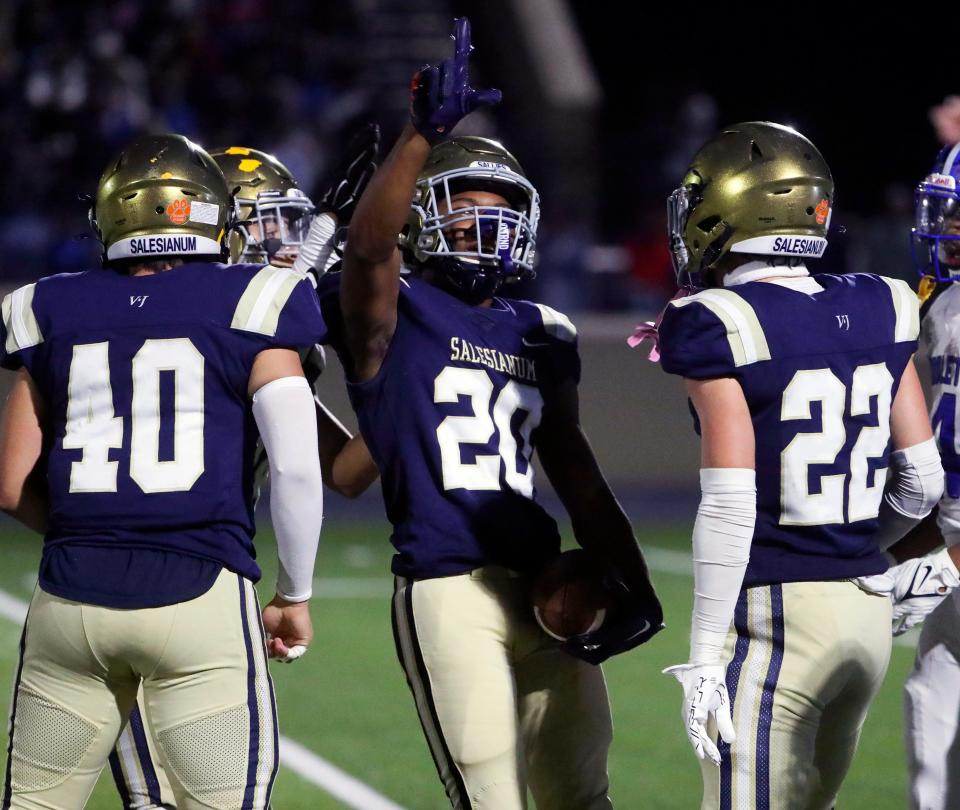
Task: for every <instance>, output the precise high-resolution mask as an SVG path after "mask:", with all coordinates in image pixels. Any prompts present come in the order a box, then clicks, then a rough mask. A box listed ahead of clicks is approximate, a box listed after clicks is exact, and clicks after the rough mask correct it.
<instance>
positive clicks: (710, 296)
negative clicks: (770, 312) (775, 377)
mask: <svg viewBox="0 0 960 810" xmlns="http://www.w3.org/2000/svg"><path fill="white" fill-rule="evenodd" d="M691 304H700V305H702V306H703V307H704V308H705V309H707V310H709V311H710V312H711V313H713V315H715V316H716V317H717V318H718V319H719V320H720V322H721V323H722V324H723V327H724V330H725V332H726V341H727V344H728V345H729V349H730V354H731V355H732V356H733V364H734V366H747V365H750V364H752V363H758V362H760V361H761V360H769V359H770V347H769V346H768V345H767V338H766V336H765V335H764V334H763V327H762V326H761V325H760V319H759V318H757V313H756V312H755V311H754V309H753V306H752V305H751V304H750V302H749V301H747V300H746V299H745V298H743V297H742V296H740V295H739V294H737V293H736V292H734V291H733V290H724V289H710V290H702V291H700V292H698V293H696V294H694V295H690V296H687V297H686V298H678V299H677V300H675V301H671V302H670V303H669V304H668V305H667V311H668V312H669V311H671V310H681V309H683V308H684V307H687V306H690V305H691Z"/></svg>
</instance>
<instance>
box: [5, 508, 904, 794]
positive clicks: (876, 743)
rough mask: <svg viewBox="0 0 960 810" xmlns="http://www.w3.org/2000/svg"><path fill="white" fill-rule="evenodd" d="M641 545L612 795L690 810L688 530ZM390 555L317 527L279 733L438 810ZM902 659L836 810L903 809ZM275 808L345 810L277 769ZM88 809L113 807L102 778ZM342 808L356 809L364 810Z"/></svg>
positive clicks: (363, 537) (25, 555) (8, 637)
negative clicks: (403, 659) (647, 548)
mask: <svg viewBox="0 0 960 810" xmlns="http://www.w3.org/2000/svg"><path fill="white" fill-rule="evenodd" d="M644 538H645V541H646V543H647V544H649V545H651V546H656V547H657V548H658V549H664V550H665V551H664V552H663V553H662V554H660V553H657V554H653V555H651V562H652V567H653V568H654V569H657V568H659V569H661V570H659V571H657V570H655V578H656V582H657V586H658V589H659V592H660V596H661V598H662V600H663V602H664V608H665V611H666V617H667V624H668V628H667V629H666V630H665V631H664V632H663V633H661V634H660V635H659V636H657V637H656V638H655V639H654V640H653V641H652V642H651V643H650V644H649V645H647V646H645V647H642V648H640V649H639V650H636V651H634V652H632V653H629V654H627V655H625V656H620V657H618V658H615V659H614V660H612V661H610V662H609V663H608V664H607V665H606V666H605V670H606V675H607V682H608V684H609V688H610V695H611V701H612V704H613V714H614V726H615V736H614V743H613V749H612V751H611V756H610V778H611V784H612V788H611V792H612V797H613V800H614V803H615V805H616V806H617V807H618V808H621V810H638V809H639V808H653V809H654V810H670V809H671V808H677V809H678V810H681V809H682V810H690V808H695V807H698V806H699V796H700V784H699V772H698V768H697V764H696V760H695V758H694V755H693V753H692V751H691V750H690V748H689V746H688V743H687V740H686V737H685V735H684V733H683V730H682V728H681V723H680V717H679V710H680V687H679V685H678V684H677V683H676V682H675V681H674V680H673V679H672V678H668V677H667V676H664V675H661V674H660V670H661V669H663V668H664V667H665V666H668V665H670V664H676V663H680V662H682V661H684V660H686V654H687V628H688V621H689V612H690V603H691V585H692V579H691V577H690V576H689V574H688V573H683V571H682V569H683V568H684V562H685V561H684V558H683V557H681V556H680V554H681V553H683V551H684V550H685V549H686V548H687V547H688V544H689V535H688V534H687V533H686V532H685V531H683V530H682V529H680V528H662V529H653V530H649V529H648V530H646V531H645V532H644ZM0 543H2V548H3V557H2V559H3V565H2V566H0V589H2V590H3V591H6V593H8V594H10V595H12V596H14V597H16V598H18V599H23V600H28V599H29V597H30V593H31V591H32V588H33V583H34V581H35V571H36V567H37V561H38V559H39V544H40V541H39V539H38V538H37V537H35V536H33V535H30V534H28V533H26V532H21V531H19V530H17V529H15V528H14V527H13V525H12V524H10V523H3V524H0ZM271 543H272V538H271V537H270V535H269V534H268V533H267V532H266V530H265V531H264V532H263V534H262V535H261V536H260V537H259V538H258V546H259V548H260V559H261V562H262V564H263V568H264V574H265V575H264V579H263V582H262V583H261V586H262V587H261V588H260V596H261V600H264V599H266V598H269V596H270V595H272V589H271V587H270V586H271V584H272V583H273V576H274V570H275V563H274V557H275V555H274V551H273V548H272V545H271ZM671 552H672V553H671ZM389 558H390V548H389V543H388V542H387V533H386V530H385V528H384V525H383V524H382V523H370V524H369V525H365V524H348V525H344V524H342V523H341V524H340V525H339V526H338V525H335V524H334V523H333V522H332V521H331V522H330V523H329V524H328V525H327V527H326V528H325V529H324V537H323V545H322V549H321V554H320V559H319V561H318V565H317V573H318V576H319V577H320V581H319V582H318V583H317V588H316V590H315V593H316V595H317V597H318V598H316V599H315V600H314V606H313V618H314V627H315V630H316V638H315V640H314V643H313V646H312V647H311V649H310V651H309V653H308V655H307V656H306V657H305V658H304V659H303V660H302V661H300V662H298V663H297V664H295V665H290V666H285V665H274V666H273V677H274V682H275V685H276V690H277V701H278V707H279V713H280V722H281V733H282V734H283V735H284V736H285V737H288V738H290V739H292V740H294V741H296V742H297V743H299V744H300V745H302V746H304V747H305V748H307V749H309V750H310V751H312V752H313V753H314V754H316V755H317V756H319V757H321V758H323V759H324V760H326V761H327V762H329V763H332V764H333V765H335V766H337V767H338V768H340V769H342V770H343V771H346V772H347V773H349V774H350V775H352V776H353V777H355V778H356V779H358V780H360V781H362V782H364V783H366V784H367V785H369V786H370V787H372V788H373V789H375V790H376V791H378V792H379V793H380V794H382V795H383V796H386V797H387V798H389V799H390V800H392V801H393V802H395V803H396V804H398V805H400V806H402V807H405V808H409V809H410V810H442V808H447V807H449V804H448V803H447V801H446V799H445V797H444V794H443V789H442V787H441V786H440V783H439V780H438V778H437V775H436V771H435V770H434V767H433V763H432V761H431V759H430V755H429V753H428V751H427V747H426V743H425V742H424V740H423V738H422V736H421V732H420V726H419V722H418V720H417V716H416V714H415V712H414V709H413V703H412V700H411V699H410V697H409V694H408V692H407V686H406V682H405V681H404V678H403V675H402V673H401V670H400V667H399V664H398V663H397V661H396V658H395V656H394V650H393V640H392V636H391V630H390V589H391V579H390V576H389ZM663 560H666V561H667V562H668V563H669V564H664V563H663ZM678 561H679V563H680V564H679V565H678V564H677V563H678ZM663 569H669V570H663ZM18 639H19V627H18V626H17V625H16V624H15V623H14V622H12V621H10V620H8V619H0V679H2V680H3V681H4V682H6V683H10V682H12V678H13V670H14V667H15V663H16V654H17V644H18ZM911 658H912V647H910V646H905V645H899V646H895V647H894V652H893V658H892V661H891V665H890V670H889V672H888V674H887V680H886V683H885V684H884V687H883V689H882V691H881V693H880V695H879V697H878V699H877V700H876V702H875V703H874V706H873V710H872V711H871V714H870V717H869V719H868V721H867V724H866V727H865V729H864V734H863V738H862V740H861V745H860V751H859V752H858V755H857V758H856V760H855V762H854V766H853V769H852V771H851V772H850V774H849V776H848V778H847V781H846V784H845V787H844V790H843V793H842V794H841V800H840V802H839V804H838V810H856V808H864V810H866V809H867V808H869V810H877V809H878V808H880V809H881V810H882V809H883V808H897V807H903V806H905V804H906V801H905V782H906V780H905V765H904V753H903V744H902V741H901V728H902V723H901V707H900V694H901V687H902V684H903V681H904V678H905V676H906V674H907V672H908V671H909V667H910V664H911ZM3 750H4V751H6V729H5V728H4V731H3ZM273 805H274V808H275V810H295V809H300V808H302V810H326V809H327V808H344V807H349V806H350V805H348V804H344V803H343V802H341V801H340V800H338V799H335V798H332V797H331V796H330V795H329V794H327V793H326V792H325V791H324V790H323V789H321V788H320V787H317V786H316V785H315V784H312V782H311V781H309V780H308V779H305V778H303V777H301V776H298V775H297V774H296V773H294V772H293V771H291V770H290V769H289V768H286V767H282V768H281V769H280V773H279V776H278V778H277V784H276V790H275V791H274V802H273ZM87 806H88V807H90V808H97V810H100V808H111V809H112V810H116V809H117V808H119V807H120V802H119V800H118V798H117V796H116V793H115V792H114V789H113V786H112V781H111V779H110V775H109V770H106V771H105V772H104V774H103V775H102V776H101V779H100V783H99V784H98V786H97V789H96V790H95V792H94V795H93V798H92V799H91V801H90V803H89V804H88V805H87ZM353 806H356V807H361V808H364V810H367V808H366V807H365V806H364V804H363V803H360V804H354V805H353Z"/></svg>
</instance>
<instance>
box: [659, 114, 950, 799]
mask: <svg viewBox="0 0 960 810" xmlns="http://www.w3.org/2000/svg"><path fill="white" fill-rule="evenodd" d="M832 199H833V181H832V178H831V176H830V171H829V168H828V167H827V165H826V163H825V162H824V160H823V158H822V156H821V155H820V153H819V152H818V151H817V149H816V147H814V145H813V144H812V143H810V141H808V140H807V139H806V138H804V137H803V136H802V135H800V134H799V133H798V132H796V131H795V130H792V129H789V128H787V127H783V126H779V125H776V124H770V123H765V122H749V123H744V124H737V125H734V126H732V127H729V128H727V129H726V130H724V131H723V132H722V133H720V134H718V135H717V136H716V137H715V138H713V139H712V140H711V141H709V142H708V143H707V144H706V145H705V146H704V147H703V148H702V149H701V150H700V151H699V152H698V153H697V154H696V155H695V156H694V158H693V160H692V162H691V166H690V169H689V170H688V173H687V175H686V177H685V178H684V180H683V184H682V185H681V186H680V188H678V189H677V190H676V191H675V192H674V193H673V195H671V198H670V203H669V207H668V216H669V220H670V236H671V247H672V249H673V254H674V261H675V266H676V269H677V271H678V275H679V277H680V279H681V281H685V280H689V281H692V282H693V283H694V284H695V285H696V286H697V287H701V289H699V290H696V289H695V290H692V291H690V292H691V293H692V294H689V295H686V296H685V297H678V298H676V299H675V300H673V301H671V302H670V304H669V305H668V306H667V308H666V310H665V312H664V314H663V317H662V320H661V323H660V326H659V339H660V351H661V362H662V365H663V368H664V370H665V371H667V372H669V373H671V374H677V375H680V376H682V377H684V378H685V380H686V386H687V391H688V394H689V396H690V400H691V403H692V406H693V410H694V414H695V418H696V426H697V431H698V433H700V434H701V439H702V449H701V456H702V469H701V470H700V484H701V490H702V495H701V501H700V508H699V511H698V514H697V520H696V524H695V526H694V531H693V552H694V553H693V558H694V579H695V586H694V610H693V621H692V630H691V643H690V658H689V661H688V663H686V664H681V665H679V666H676V667H671V668H670V669H669V670H668V671H669V672H671V673H672V674H675V675H676V676H677V678H678V680H680V682H681V684H682V686H683V689H684V701H683V721H684V726H685V729H686V732H687V735H688V737H689V739H690V741H691V743H692V744H693V747H694V750H695V751H696V753H697V754H698V756H699V757H700V759H701V771H702V776H703V780H704V794H703V803H702V805H701V807H702V808H703V810H732V808H756V810H760V809H761V808H762V809H763V810H787V809H788V808H789V809H790V810H829V809H830V808H832V807H833V806H834V803H835V802H836V797H837V793H838V791H839V789H840V785H841V782H842V780H843V777H844V775H845V773H846V770H847V768H848V767H849V764H850V762H851V760H852V757H853V754H854V751H855V749H856V744H857V739H858V737H859V734H860V728H861V726H862V724H863V721H864V719H865V717H866V712H867V709H868V706H869V703H870V700H871V699H872V697H873V695H874V694H875V693H876V691H877V689H878V688H879V686H880V683H881V681H882V679H883V675H884V672H885V670H886V666H887V662H888V659H889V654H890V621H891V608H890V602H889V600H888V599H887V598H886V596H879V595H877V594H874V593H868V592H867V591H866V590H865V589H861V587H859V586H858V584H857V583H856V582H854V581H852V580H853V579H855V578H858V577H865V576H869V575H871V574H875V573H878V572H883V571H885V570H886V569H887V567H888V563H887V560H886V558H885V557H884V554H883V551H884V549H885V548H886V547H887V546H890V545H892V544H893V543H894V542H895V541H896V540H898V539H899V538H900V537H901V536H902V535H903V534H904V533H905V532H906V531H907V530H908V529H909V528H910V527H912V526H913V525H915V524H916V523H917V522H918V521H919V520H920V519H921V518H922V517H924V516H925V515H926V514H927V513H928V512H929V511H930V509H931V508H932V506H933V505H934V503H935V502H936V498H937V497H938V496H939V491H940V490H941V489H942V469H941V467H940V464H939V461H938V459H937V455H936V450H935V446H934V444H933V439H932V434H931V430H930V423H929V420H928V419H927V417H926V411H925V405H924V402H923V395H922V391H921V388H920V385H919V381H918V379H917V375H916V371H915V370H914V368H913V364H912V362H911V357H912V355H913V353H914V351H915V350H916V346H917V334H918V331H919V315H918V307H917V299H916V296H914V295H913V294H912V292H911V290H910V288H909V287H908V286H907V285H906V284H905V283H904V282H902V281H898V280H891V279H886V278H882V277H880V276H874V275H868V274H859V275H815V276H811V275H810V274H809V272H808V271H807V268H806V265H805V263H804V259H805V258H808V257H814V258H815V257H817V256H819V255H820V253H822V251H823V250H824V249H825V247H826V232H827V227H828V222H829V217H830V214H829V210H830V205H831V204H832ZM888 470H889V471H890V473H891V475H890V476H889V482H888V476H887V472H888ZM708 720H715V725H714V724H712V723H710V724H708ZM718 737H719V739H718Z"/></svg>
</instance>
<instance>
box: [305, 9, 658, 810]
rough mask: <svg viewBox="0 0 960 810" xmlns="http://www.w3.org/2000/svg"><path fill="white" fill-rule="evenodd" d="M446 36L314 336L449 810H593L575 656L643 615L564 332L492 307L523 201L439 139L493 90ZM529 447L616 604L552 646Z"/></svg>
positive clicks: (484, 148)
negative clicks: (337, 394)
mask: <svg viewBox="0 0 960 810" xmlns="http://www.w3.org/2000/svg"><path fill="white" fill-rule="evenodd" d="M455 40H456V52H455V55H454V56H453V58H451V59H448V60H446V61H444V62H443V63H442V64H441V65H440V66H439V67H429V68H426V69H424V70H423V71H421V72H420V73H419V74H418V75H417V77H416V78H415V80H414V87H413V94H412V107H411V113H412V115H411V119H412V120H411V124H410V125H409V126H408V127H407V128H406V129H405V131H404V132H403V134H402V135H401V136H400V139H399V140H398V142H397V143H396V145H395V146H394V148H393V150H392V151H391V153H390V155H389V156H388V157H387V159H386V160H385V161H384V163H383V165H382V167H381V168H380V170H379V171H378V172H377V174H375V175H374V177H373V179H372V180H371V181H370V185H369V186H368V188H367V190H366V192H365V193H364V195H363V197H362V198H361V199H360V202H359V203H358V205H357V210H356V212H355V214H354V216H353V220H352V223H351V226H350V236H349V239H348V240H347V245H346V252H345V256H344V266H343V272H342V273H341V274H339V275H340V276H341V277H340V278H339V283H338V284H335V285H333V287H332V288H331V289H329V290H328V289H325V287H324V281H325V280H323V279H322V280H321V287H320V291H321V294H322V296H323V301H322V306H323V308H324V313H325V314H326V313H328V312H329V313H330V317H331V318H332V319H334V320H335V322H336V319H338V318H339V317H340V316H341V315H342V323H338V324H337V325H336V326H335V325H334V323H331V338H332V340H333V343H334V346H335V348H336V349H337V350H338V352H339V353H340V356H341V359H342V360H343V362H344V366H345V368H346V370H347V374H348V378H349V389H350V398H351V401H352V403H353V406H354V408H355V409H356V411H357V415H358V419H359V422H360V429H361V431H362V433H363V436H364V439H365V440H366V442H367V445H368V446H369V448H370V452H371V454H372V455H373V457H374V459H375V460H376V462H377V465H378V466H379V468H380V471H381V475H382V484H383V494H384V499H385V501H386V506H387V513H388V515H389V517H390V520H391V522H392V524H393V538H392V540H393V543H394V545H395V547H396V550H397V553H396V556H395V557H394V562H393V570H394V573H395V574H396V588H395V593H394V601H393V618H394V630H395V639H396V643H397V652H398V655H399V657H400V660H401V664H402V666H403V668H404V670H405V672H406V675H407V679H408V682H409V684H410V688H411V690H412V692H413V696H414V700H415V702H416V706H417V711H418V713H419V715H420V720H421V723H422V725H423V729H424V732H425V734H426V737H427V741H428V744H429V746H430V749H431V752H432V754H433V757H434V760H435V762H436V765H437V769H438V771H439V774H440V777H441V779H442V780H443V783H444V786H445V788H446V791H447V795H448V797H449V799H450V801H451V803H452V805H453V806H454V807H455V808H460V809H461V810H468V809H469V808H473V809H474V810H480V809H481V808H484V809H485V810H486V809H489V810H519V809H520V808H523V807H526V794H527V785H528V784H529V787H530V790H531V792H532V793H533V796H534V799H535V801H536V803H537V807H538V808H540V810H559V808H578V809H579V810H587V809H588V808H589V809H591V810H599V808H608V807H609V806H610V800H609V798H608V796H607V773H606V755H607V749H608V746H609V743H610V738H611V726H610V712H609V706H608V703H607V695H606V690H605V687H604V683H603V676H602V674H601V672H600V670H599V668H597V667H595V666H592V665H591V664H595V663H597V662H599V661H601V660H603V659H604V658H606V657H607V656H609V655H613V654H615V653H618V652H622V651H625V650H627V649H630V648H632V647H634V646H636V645H637V644H640V643H641V642H643V641H645V640H646V639H648V638H650V637H651V636H652V635H653V634H654V633H655V632H656V631H657V630H659V628H660V626H661V618H662V614H661V612H660V605H659V603H658V602H657V600H656V596H655V594H654V592H653V588H652V586H651V584H650V582H649V580H648V578H647V571H646V568H645V566H644V563H643V558H642V556H641V554H640V552H639V549H638V547H637V545H636V542H635V541H634V539H633V535H632V532H631V529H630V525H629V522H628V521H627V519H626V517H625V515H624V514H623V512H622V510H621V509H620V507H619V505H618V504H617V502H616V500H615V499H614V497H613V495H612V493H611V492H610V490H609V488H608V487H607V485H606V482H605V481H604V480H603V477H602V475H601V474H600V472H599V470H598V468H597V463H596V460H595V459H594V457H593V454H592V451H591V450H590V447H589V445H588V444H587V442H586V439H585V438H584V435H583V432H582V430H581V428H580V425H579V421H578V414H577V382H578V379H579V372H580V368H579V359H578V356H577V344H576V331H575V329H574V328H573V325H572V324H571V323H570V322H569V321H568V320H567V319H566V318H565V317H564V316H562V315H560V314H559V313H557V312H554V311H553V310H551V309H549V308H547V307H543V306H538V305H535V304H530V303H527V302H518V301H510V300H508V299H506V298H500V297H498V296H497V293H498V291H499V289H500V287H501V285H504V284H509V283H510V282H513V281H516V280H518V279H520V278H523V277H527V276H529V275H531V274H532V271H533V260H534V240H535V237H536V229H537V220H538V216H539V211H538V200H537V193H536V191H535V189H534V188H533V186H532V185H531V183H530V181H529V180H527V178H526V177H525V176H524V174H523V171H522V170H521V168H520V166H519V164H518V163H517V161H516V159H515V158H514V157H513V156H512V155H511V154H510V153H509V152H507V151H506V150H505V149H504V148H503V147H502V146H501V145H500V144H498V143H496V142H494V141H490V140H486V139H483V138H471V137H464V138H457V137H454V138H452V139H450V140H444V139H445V137H446V135H447V134H449V130H450V129H452V128H453V126H454V125H455V124H456V123H457V122H458V121H459V120H460V118H462V117H463V116H464V115H465V114H466V113H468V112H469V111H470V110H472V109H474V108H475V107H476V106H477V105H478V104H482V103H492V102H494V101H496V100H497V99H498V98H499V93H498V92H496V91H482V92H481V91H476V90H473V89H472V88H470V86H469V84H468V82H467V56H468V54H469V51H470V38H469V27H468V24H467V21H466V20H465V19H461V20H458V21H457V23H456V35H455ZM412 198H414V203H413V206H412V209H411V202H410V201H411V199H412ZM405 224H406V226H407V227H406V234H405V236H404V237H403V240H402V249H398V247H397V234H398V233H400V232H401V231H402V230H404V226H405ZM404 254H405V255H404ZM402 259H405V260H406V262H407V263H408V266H409V269H410V270H411V273H410V274H409V275H408V276H404V277H401V260H402ZM329 283H331V284H333V280H331V281H330V282H329ZM534 449H536V451H537V453H538V454H539V457H540V460H541V462H542V464H543V467H544V469H545V471H546V472H547V475H549V476H550V478H551V480H552V481H553V483H554V485H555V487H556V489H557V491H558V493H559V494H560V496H561V498H562V499H563V501H564V503H565V504H566V506H567V507H568V510H569V512H570V516H571V518H572V521H573V525H574V532H575V534H576V536H577V539H578V540H579V541H580V542H581V543H582V544H583V545H585V546H587V547H589V548H592V549H594V550H595V551H596V553H597V554H598V555H599V556H600V557H601V558H603V559H605V560H607V561H609V563H610V565H611V566H613V567H616V569H617V572H618V574H619V576H620V578H621V580H622V584H623V589H624V591H625V592H626V594H627V595H628V596H627V597H625V599H624V609H623V611H622V612H621V613H620V614H619V615H618V617H617V619H616V620H615V621H612V622H610V624H609V625H608V626H604V627H603V628H601V629H600V630H599V631H597V632H596V633H595V634H591V635H588V636H584V637H578V638H575V639H573V640H571V641H570V642H568V643H567V647H566V650H565V649H562V648H561V647H560V646H559V645H558V644H557V642H555V641H554V640H552V639H551V638H549V637H548V636H547V635H546V634H545V633H544V632H543V631H542V630H541V629H540V628H539V626H538V625H537V624H536V622H535V620H534V618H533V611H532V608H531V606H530V603H529V599H528V596H527V587H528V577H529V575H530V574H532V573H533V572H535V571H536V570H537V568H538V567H539V566H541V565H543V564H544V563H546V562H548V561H550V560H551V559H552V558H553V557H554V556H555V555H556V554H557V553H558V550H559V545H560V541H559V535H558V533H557V527H556V524H555V523H554V521H553V519H552V518H551V517H550V516H549V515H547V513H546V512H545V511H544V510H543V509H542V507H540V505H539V504H538V503H537V502H536V500H535V490H534V485H533V470H532V467H531V456H532V453H533V452H534ZM570 653H572V655H571V654H570ZM574 655H577V656H580V657H581V658H583V659H585V660H577V658H575V657H573V656H574Z"/></svg>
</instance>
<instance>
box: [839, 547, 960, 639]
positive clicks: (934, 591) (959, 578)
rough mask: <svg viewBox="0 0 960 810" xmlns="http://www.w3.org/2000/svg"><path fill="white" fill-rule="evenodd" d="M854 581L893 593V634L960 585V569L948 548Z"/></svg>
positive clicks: (917, 621)
mask: <svg viewBox="0 0 960 810" xmlns="http://www.w3.org/2000/svg"><path fill="white" fill-rule="evenodd" d="M854 582H856V583H857V585H858V586H859V587H860V588H861V589H862V590H865V591H867V592H869V593H875V594H878V595H879V596H889V597H890V599H891V600H892V602H893V634H894V635H895V636H899V635H902V634H903V633H906V632H907V630H909V629H910V628H912V627H915V626H916V625H918V624H920V622H922V621H923V620H924V619H925V618H926V617H927V614H928V613H930V612H931V611H932V610H933V609H934V608H935V607H936V606H937V605H939V604H940V603H941V602H942V601H943V600H944V599H946V598H947V596H948V595H949V594H950V591H952V590H953V589H954V588H956V587H957V585H960V572H958V571H957V567H956V566H955V565H954V564H953V560H951V559H950V555H949V554H948V553H947V550H946V549H941V550H940V551H938V552H937V553H936V554H930V555H928V556H926V557H916V558H914V559H912V560H907V561H906V562H902V563H900V564H899V565H893V566H891V567H890V568H888V569H887V570H886V571H885V572H884V573H882V574H874V575H873V576H870V577H857V578H856V579H855V580H854Z"/></svg>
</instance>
